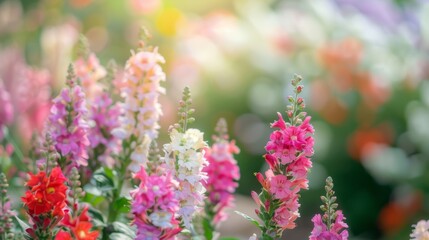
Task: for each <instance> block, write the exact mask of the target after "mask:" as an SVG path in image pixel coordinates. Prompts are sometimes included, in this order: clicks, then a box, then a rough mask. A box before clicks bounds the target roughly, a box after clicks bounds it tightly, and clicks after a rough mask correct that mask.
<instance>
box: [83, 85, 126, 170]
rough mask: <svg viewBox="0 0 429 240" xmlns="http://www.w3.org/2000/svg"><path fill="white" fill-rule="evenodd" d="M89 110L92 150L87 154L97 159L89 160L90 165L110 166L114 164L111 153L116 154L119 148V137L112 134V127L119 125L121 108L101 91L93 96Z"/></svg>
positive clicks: (93, 168)
mask: <svg viewBox="0 0 429 240" xmlns="http://www.w3.org/2000/svg"><path fill="white" fill-rule="evenodd" d="M90 110H91V111H90V114H89V124H90V129H89V133H88V139H89V142H90V146H91V149H92V150H91V151H90V153H89V155H90V156H91V158H92V159H96V160H97V161H93V162H90V163H89V164H90V167H91V169H92V170H95V169H97V168H98V167H99V166H100V165H101V166H107V167H109V168H112V167H113V166H114V165H115V160H114V159H113V158H112V154H118V153H119V152H120V149H121V144H120V139H118V138H117V137H115V136H114V135H113V134H112V131H113V129H116V128H118V127H119V126H120V122H119V116H120V115H121V108H120V106H119V105H118V104H115V103H114V102H113V100H112V99H111V98H110V96H109V93H107V92H103V93H101V94H100V95H98V96H96V97H95V99H94V101H93V103H92V104H91V106H90Z"/></svg>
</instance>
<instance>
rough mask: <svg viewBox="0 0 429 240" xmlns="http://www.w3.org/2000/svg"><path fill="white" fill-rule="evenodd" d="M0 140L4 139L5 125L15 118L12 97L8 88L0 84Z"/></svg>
mask: <svg viewBox="0 0 429 240" xmlns="http://www.w3.org/2000/svg"><path fill="white" fill-rule="evenodd" d="M0 106H1V108H0V141H1V140H2V139H3V137H4V136H3V134H4V133H3V127H4V126H6V125H8V124H10V123H11V122H12V120H13V106H12V102H11V98H10V95H9V93H8V92H7V91H6V89H4V88H3V86H2V85H0Z"/></svg>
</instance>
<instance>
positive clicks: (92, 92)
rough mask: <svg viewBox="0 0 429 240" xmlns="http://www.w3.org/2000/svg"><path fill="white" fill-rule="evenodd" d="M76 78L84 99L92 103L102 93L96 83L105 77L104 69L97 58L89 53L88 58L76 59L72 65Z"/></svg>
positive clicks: (99, 85) (100, 86)
mask: <svg viewBox="0 0 429 240" xmlns="http://www.w3.org/2000/svg"><path fill="white" fill-rule="evenodd" d="M74 66H75V69H76V76H77V78H78V79H79V80H80V81H81V86H82V89H83V91H84V92H85V95H86V97H87V98H88V99H89V100H90V101H91V102H92V100H94V98H95V97H96V96H99V95H100V94H101V92H102V85H101V84H100V83H99V82H98V81H99V80H100V79H102V78H103V77H105V76H106V69H105V68H104V67H103V66H101V65H100V62H99V61H98V58H97V56H96V55H95V54H94V53H90V54H89V56H88V58H87V59H85V58H83V57H80V58H78V59H77V60H76V61H75V63H74Z"/></svg>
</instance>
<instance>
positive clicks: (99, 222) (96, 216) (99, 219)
mask: <svg viewBox="0 0 429 240" xmlns="http://www.w3.org/2000/svg"><path fill="white" fill-rule="evenodd" d="M88 213H89V214H90V215H91V217H92V223H93V224H94V227H105V226H106V220H105V218H104V216H103V214H102V213H101V212H100V211H99V210H98V209H95V208H93V207H92V206H90V207H89V209H88Z"/></svg>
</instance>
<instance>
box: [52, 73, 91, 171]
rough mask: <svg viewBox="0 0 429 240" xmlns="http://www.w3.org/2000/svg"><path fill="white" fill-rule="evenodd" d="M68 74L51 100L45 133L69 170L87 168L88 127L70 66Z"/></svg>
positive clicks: (82, 97)
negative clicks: (60, 88) (61, 87)
mask: <svg viewBox="0 0 429 240" xmlns="http://www.w3.org/2000/svg"><path fill="white" fill-rule="evenodd" d="M69 71H70V72H69V77H68V78H69V80H68V83H67V84H68V87H67V88H64V89H63V90H62V91H61V93H60V95H59V96H58V97H56V98H55V99H54V100H53V106H52V108H51V115H50V116H49V126H48V131H49V132H50V134H51V136H52V138H53V140H54V142H55V148H56V149H57V151H58V152H59V153H60V154H61V157H62V158H64V159H65V160H66V164H67V167H68V168H72V167H74V166H77V167H79V166H87V165H88V161H87V159H88V154H87V147H88V146H89V140H88V137H87V133H88V128H89V127H88V124H87V122H86V119H85V116H86V114H87V108H86V101H85V94H84V92H83V91H82V89H81V88H80V86H79V85H76V84H75V79H74V74H73V69H72V67H70V69H69Z"/></svg>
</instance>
